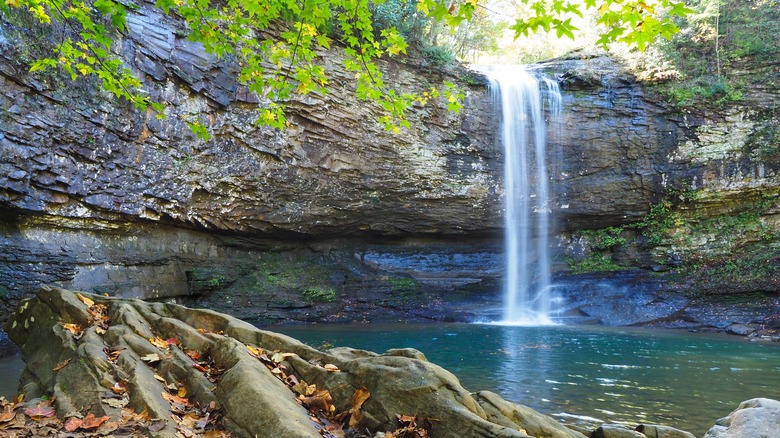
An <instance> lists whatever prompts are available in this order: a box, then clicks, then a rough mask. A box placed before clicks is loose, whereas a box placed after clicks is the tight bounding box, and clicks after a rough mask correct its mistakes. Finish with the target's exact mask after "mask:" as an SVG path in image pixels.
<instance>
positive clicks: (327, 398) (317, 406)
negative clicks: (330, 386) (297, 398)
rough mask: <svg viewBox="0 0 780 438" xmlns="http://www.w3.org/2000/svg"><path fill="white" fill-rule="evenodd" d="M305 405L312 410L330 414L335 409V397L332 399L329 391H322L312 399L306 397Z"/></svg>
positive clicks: (311, 397)
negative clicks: (332, 408)
mask: <svg viewBox="0 0 780 438" xmlns="http://www.w3.org/2000/svg"><path fill="white" fill-rule="evenodd" d="M303 403H305V404H306V406H308V407H309V409H311V410H314V411H316V410H321V411H323V412H326V413H330V411H331V407H333V397H331V395H330V392H328V390H327V389H320V390H319V391H317V392H315V393H314V394H312V395H311V396H310V397H304V399H303Z"/></svg>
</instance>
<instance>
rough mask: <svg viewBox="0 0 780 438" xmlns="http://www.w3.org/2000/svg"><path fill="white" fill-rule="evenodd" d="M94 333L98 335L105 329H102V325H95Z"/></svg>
mask: <svg viewBox="0 0 780 438" xmlns="http://www.w3.org/2000/svg"><path fill="white" fill-rule="evenodd" d="M95 333H97V334H99V335H105V334H106V329H104V328H103V327H100V326H97V327H95Z"/></svg>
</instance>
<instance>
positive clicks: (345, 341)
mask: <svg viewBox="0 0 780 438" xmlns="http://www.w3.org/2000/svg"><path fill="white" fill-rule="evenodd" d="M273 330H275V331H279V332H282V333H285V334H288V335H290V336H293V337H295V338H298V339H300V340H302V341H303V342H306V343H308V344H310V345H312V346H314V347H317V348H320V347H323V346H325V347H329V346H349V347H353V348H360V349H365V350H371V351H378V352H382V351H385V350H387V349H390V348H400V347H413V348H416V349H418V350H420V351H422V352H423V353H424V354H425V355H426V357H427V358H428V359H429V360H430V361H432V362H435V363H437V364H439V365H441V366H443V367H444V368H446V369H448V370H449V371H451V372H453V373H454V374H455V375H456V376H458V378H459V379H460V381H461V383H462V384H463V386H464V387H465V388H466V389H468V390H470V391H478V390H482V389H488V390H491V391H495V392H497V393H498V394H500V395H501V396H503V397H504V398H506V399H508V400H511V401H514V402H518V403H521V404H524V405H527V406H531V407H533V408H535V409H537V410H539V411H541V412H543V413H545V414H548V415H553V416H555V417H556V418H558V419H559V420H561V421H562V422H568V423H580V424H584V423H587V422H588V420H586V419H585V417H591V418H592V420H590V421H593V422H596V423H600V422H614V423H625V424H628V425H631V426H636V425H637V424H639V423H654V424H666V425H669V426H674V427H678V428H681V429H684V430H688V431H690V432H693V433H694V434H695V435H696V436H703V435H704V433H705V432H706V431H707V429H709V428H710V427H711V426H712V425H713V424H714V422H715V420H717V419H718V418H721V417H724V416H726V415H728V414H729V413H730V412H731V411H732V410H734V409H735V408H736V407H737V405H738V404H739V403H740V402H742V401H744V400H747V399H750V398H754V397H768V398H775V399H780V345H778V344H768V343H754V342H749V341H748V340H746V339H744V338H739V337H733V336H721V335H717V336H716V335H703V334H691V333H687V332H682V331H666V330H663V331H662V330H640V329H617V328H601V327H584V326H553V327H512V326H491V325H473V324H472V325H465V324H463V325H458V324H428V325H412V324H409V325H368V324H366V325H349V326H334V325H313V326H295V327H274V328H273Z"/></svg>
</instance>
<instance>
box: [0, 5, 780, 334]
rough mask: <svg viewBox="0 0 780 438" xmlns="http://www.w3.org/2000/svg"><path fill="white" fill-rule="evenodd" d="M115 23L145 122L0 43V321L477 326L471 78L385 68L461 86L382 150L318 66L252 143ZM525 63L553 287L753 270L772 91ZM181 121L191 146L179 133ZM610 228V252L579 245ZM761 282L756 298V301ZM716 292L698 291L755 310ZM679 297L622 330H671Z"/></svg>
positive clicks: (483, 130)
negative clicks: (699, 91) (170, 305)
mask: <svg viewBox="0 0 780 438" xmlns="http://www.w3.org/2000/svg"><path fill="white" fill-rule="evenodd" d="M128 20H129V30H128V32H127V35H126V36H125V37H124V39H123V40H122V41H121V44H120V46H121V48H122V56H123V59H124V60H125V62H126V63H127V65H129V66H131V67H132V68H133V70H134V71H135V72H136V73H137V74H138V75H139V77H140V78H141V79H142V80H143V82H144V84H145V87H146V89H147V90H148V91H149V93H150V95H151V96H152V98H153V100H156V101H161V102H164V103H165V104H166V115H167V117H166V118H165V119H163V120H160V119H158V118H156V117H155V115H154V114H153V113H152V112H144V113H142V112H139V111H137V110H136V109H134V108H132V107H131V106H130V105H128V104H127V103H126V102H122V101H117V100H115V99H113V98H111V97H110V96H108V95H106V94H105V93H104V92H102V91H100V90H99V89H98V88H97V87H96V85H95V84H93V83H89V82H88V81H76V82H70V81H69V80H68V79H66V78H64V77H63V76H61V75H60V74H57V73H46V74H30V73H29V72H28V70H29V62H30V59H31V56H33V55H34V54H35V53H36V45H38V44H41V43H40V42H41V41H45V40H46V38H53V36H51V35H48V34H46V30H45V29H23V28H19V27H16V26H15V25H14V24H13V23H7V22H3V23H2V26H0V90H2V91H0V108H2V112H0V207H2V209H1V210H0V230H2V234H1V235H0V239H2V243H3V245H2V248H0V293H2V295H3V297H4V299H3V300H2V302H3V306H4V309H2V311H3V314H4V315H6V314H8V312H9V310H10V308H11V307H12V306H13V305H14V304H15V302H16V301H17V300H18V299H19V298H20V297H21V296H23V295H26V294H29V293H30V292H32V291H33V290H35V289H36V288H37V287H38V286H39V285H40V284H43V283H57V284H60V285H63V286H65V287H69V288H77V289H85V290H90V291H95V292H100V293H107V294H111V295H119V296H122V297H142V298H156V299H170V298H172V297H179V299H181V300H184V301H185V302H187V303H188V304H193V300H194V303H195V304H196V305H197V304H198V303H200V304H202V305H209V306H224V308H225V309H233V311H234V312H238V313H239V316H242V317H247V318H255V319H267V320H268V321H274V320H280V319H284V318H287V317H289V315H291V314H295V315H296V316H295V319H302V320H317V319H318V318H320V319H321V318H324V317H327V316H328V315H331V316H332V315H339V314H341V315H342V316H343V315H352V316H348V317H347V316H344V318H345V320H348V319H352V320H354V319H355V318H357V319H360V316H357V317H355V316H354V315H361V314H362V313H361V312H364V313H365V314H366V315H368V314H372V315H374V316H375V315H376V313H377V306H379V310H380V311H381V312H383V313H384V314H386V315H387V318H388V319H393V318H402V317H405V316H404V315H407V314H408V313H409V312H417V314H418V316H420V317H424V318H429V317H433V318H438V319H454V320H457V319H464V318H473V317H475V316H479V315H475V312H474V311H473V308H474V307H475V306H474V305H471V308H470V309H469V305H464V306H463V308H460V307H458V306H456V305H453V306H450V307H448V308H447V310H446V312H443V313H442V311H441V306H439V307H437V303H438V304H441V302H463V303H466V304H468V303H471V304H473V303H474V302H479V306H483V307H484V308H486V309H487V310H486V312H487V313H490V312H491V311H493V310H491V309H493V308H494V307H495V306H496V305H497V300H498V294H499V290H500V284H499V283H500V277H501V274H502V272H501V271H502V264H503V262H502V256H501V249H500V246H501V245H500V240H501V237H500V235H501V228H502V221H501V213H502V206H501V196H502V193H503V189H502V170H501V162H502V151H501V150H500V148H498V147H497V146H496V134H495V132H496V126H497V118H498V114H497V113H496V109H495V108H494V106H493V102H492V98H491V96H490V93H489V90H488V89H487V86H486V82H485V81H484V79H483V78H481V77H480V76H479V75H478V74H475V73H474V72H469V71H467V70H465V69H456V68H452V69H434V68H431V67H430V66H426V65H424V64H422V63H421V62H419V61H417V62H416V61H414V60H412V59H409V60H406V61H405V62H382V67H383V68H384V70H385V71H386V73H387V75H388V80H387V82H388V83H392V84H394V86H396V87H398V88H399V89H401V90H422V89H426V88H427V87H429V86H430V85H437V84H441V82H442V81H443V80H455V81H457V82H458V83H459V85H460V86H461V87H463V88H464V90H465V91H466V99H465V107H464V110H463V111H462V112H461V113H460V114H455V113H451V112H448V111H447V110H446V109H444V108H443V105H440V104H435V103H434V104H430V105H428V106H425V107H414V108H412V109H411V111H410V115H409V118H410V121H411V122H412V127H411V128H410V129H406V130H403V131H402V132H401V133H400V134H398V135H393V134H391V133H389V132H387V131H385V130H384V129H383V128H382V127H381V126H380V125H379V124H378V123H377V122H376V119H377V118H378V117H379V116H380V114H381V110H380V109H379V108H378V106H376V105H374V104H372V103H367V102H358V101H356V100H355V99H354V97H353V91H354V83H353V80H352V78H351V77H350V75H349V74H348V73H347V72H345V71H343V70H341V69H340V67H339V66H340V63H339V61H340V57H341V56H342V54H340V52H339V51H338V49H333V50H331V51H329V52H327V53H323V56H322V58H321V60H322V62H323V63H324V65H325V66H326V67H327V69H328V71H329V75H330V78H331V79H330V83H331V84H332V86H331V87H330V93H329V94H327V95H317V94H312V95H308V96H306V97H303V98H298V99H296V100H294V101H293V102H291V103H290V106H289V108H290V111H289V114H288V119H289V121H290V123H289V126H288V128H287V129H286V130H285V131H283V132H279V131H275V130H273V129H270V128H265V127H258V126H256V124H255V123H254V120H255V118H256V114H257V112H256V108H257V101H256V99H255V98H254V97H253V96H252V95H251V94H250V93H248V91H247V90H246V89H244V88H243V87H242V86H240V85H238V84H237V83H236V82H235V77H234V72H235V66H233V65H230V64H229V63H226V62H224V61H221V60H218V59H215V58H213V57H211V56H209V55H207V54H205V53H204V52H203V51H202V50H201V49H200V48H199V47H198V46H196V45H194V44H192V43H190V42H188V41H186V40H185V39H184V38H182V37H181V36H180V33H178V32H177V31H176V26H177V23H175V22H174V21H173V20H172V19H171V18H170V17H166V16H162V15H159V13H158V12H157V11H155V10H154V9H152V8H148V7H146V6H144V7H141V8H140V9H139V10H138V11H134V12H131V13H130V15H129V17H128ZM773 65H774V68H775V70H772V68H773V67H772V66H773ZM776 67H777V65H776V64H771V62H770V63H769V64H767V63H763V64H757V65H756V66H755V68H757V69H765V70H766V71H769V72H771V71H776ZM536 68H538V69H540V70H541V71H543V72H544V73H546V74H547V75H548V76H551V77H554V78H556V79H557V80H558V81H559V82H560V83H561V86H562V89H563V93H564V106H565V110H564V114H563V117H562V119H561V120H560V121H559V122H557V124H556V125H557V126H554V127H553V128H554V130H553V131H551V133H550V143H551V144H550V148H549V154H550V157H549V158H550V162H551V163H554V164H552V165H551V167H552V171H553V172H552V178H553V187H554V190H555V199H554V202H553V205H552V209H553V214H554V215H555V217H556V218H557V223H558V224H559V228H558V229H557V230H555V233H556V235H557V236H558V238H557V240H556V242H557V247H558V249H557V255H556V261H557V263H556V267H557V270H558V275H557V277H558V280H559V282H560V283H561V284H565V285H568V286H566V287H564V288H563V289H564V290H566V292H565V294H566V295H567V297H568V298H567V299H569V301H570V302H578V300H581V299H582V296H584V295H586V293H585V292H584V291H585V290H587V291H591V292H592V291H601V290H602V289H605V288H604V287H602V286H603V285H605V284H606V285H607V286H610V285H613V283H615V284H617V283H619V284H621V285H625V284H632V283H631V282H635V283H636V284H637V286H636V287H635V288H634V290H642V291H646V292H647V297H646V299H645V298H643V299H641V300H638V301H631V305H632V306H644V305H647V304H648V303H651V302H654V300H656V299H657V297H658V295H657V294H658V293H672V292H674V293H678V294H679V293H682V294H683V295H685V288H686V287H687V286H686V284H685V283H684V281H683V282H680V281H679V279H676V280H674V281H672V280H670V279H669V278H668V277H665V276H662V274H657V273H656V272H655V271H665V270H667V269H670V268H679V267H680V266H685V265H686V264H687V265H692V264H693V262H692V261H696V262H698V260H699V259H697V258H696V257H698V256H699V255H702V254H710V255H712V257H716V256H717V257H720V256H726V255H728V254H731V253H735V252H738V251H737V250H739V251H749V252H750V253H751V254H759V255H760V257H763V258H762V259H761V260H763V261H764V265H766V264H767V263H768V264H769V265H772V263H774V261H778V259H777V257H778V256H777V253H778V251H777V250H776V249H777V245H776V242H777V238H776V236H777V234H778V233H777V230H780V223H779V222H778V220H780V215H779V213H780V211H779V210H778V203H777V202H776V201H777V194H778V191H780V179H778V177H777V172H778V170H780V159H778V158H777V157H778V156H780V153H778V150H777V149H778V138H780V136H778V135H777V133H778V131H777V129H778V128H777V126H778V117H780V115H779V114H780V113H778V104H777V102H779V101H780V100H778V99H780V96H778V92H777V91H776V90H777V89H778V88H777V82H776V81H775V82H771V81H769V82H766V83H763V85H761V86H755V87H751V89H750V93H748V94H747V95H746V98H745V100H744V102H741V103H739V104H731V105H726V106H720V107H716V108H701V109H700V110H689V111H687V112H684V111H680V110H678V109H676V108H675V107H673V106H671V105H669V104H667V103H665V99H664V98H662V97H661V95H660V94H659V93H658V92H657V90H654V89H652V88H648V87H646V86H644V85H642V84H640V83H638V82H637V81H636V80H635V79H634V78H633V76H631V75H630V74H628V73H626V72H625V70H624V69H623V68H622V67H621V66H620V65H619V64H618V63H617V62H615V61H614V60H612V59H610V58H608V57H606V56H595V55H592V56H573V57H569V58H566V59H560V60H556V61H552V62H549V63H544V64H540V65H538V66H537V67H536ZM750 73H751V72H750V71H749V70H748V71H746V73H745V74H746V75H749V74H750ZM775 80H777V77H776V75H775ZM192 120H199V121H201V122H203V123H205V124H207V125H208V126H209V129H210V131H211V133H212V138H211V139H210V140H208V141H203V140H200V139H198V138H197V137H195V136H194V135H193V134H192V133H191V132H190V130H189V128H188V127H187V125H186V122H187V121H192ZM659 206H660V207H663V209H661V208H659ZM664 209H665V210H664ZM661 210H664V211H661ZM740 215H742V216H740ZM729 218H741V219H740V220H739V221H736V222H735V221H734V220H730V219H729ZM608 227H613V228H612V231H610V233H612V234H614V235H615V236H617V237H616V239H617V240H616V241H615V242H612V243H613V244H611V245H606V244H599V239H601V238H603V230H605V229H607V228H608ZM740 227H741V228H740ZM586 231H587V232H586ZM599 233H602V234H599ZM593 260H596V261H597V262H598V263H595V264H594V263H593ZM759 262H760V261H757V262H756V263H759ZM599 263H600V264H599ZM724 263H725V262H724ZM613 269H620V270H624V271H627V272H628V274H621V275H620V276H618V275H612V276H611V277H610V274H606V275H604V276H602V277H598V278H597V279H596V280H594V277H593V275H594V274H593V273H592V272H585V271H608V270H613ZM696 272H697V271H695V270H692V271H690V272H687V273H686V274H685V278H686V279H693V280H690V281H692V282H693V283H691V284H689V285H688V286H691V287H694V286H695V287H703V288H705V289H706V287H708V286H707V284H704V283H702V282H701V281H699V283H696V281H698V280H696V279H697V277H696ZM575 274H577V275H580V276H583V275H584V276H585V277H577V275H575ZM776 274H777V273H775V272H774V271H771V272H768V273H767V275H764V276H762V278H761V280H760V281H758V280H757V281H758V283H760V287H755V288H754V289H756V290H760V291H762V292H776V291H777V290H778V288H777V286H778V284H780V283H778V282H777V277H775V275H776ZM626 275H628V276H629V277H631V279H632V280H630V281H628V280H626ZM611 279H612V280H611ZM699 280H701V279H699ZM722 280H723V283H720V284H719V285H716V286H717V287H715V286H713V287H715V288H716V289H717V290H722V289H723V287H722V286H723V284H726V285H728V284H732V285H734V288H733V289H728V287H727V288H726V289H727V290H725V291H727V292H728V291H738V292H753V291H751V290H750V289H751V287H750V286H749V285H746V284H743V283H744V282H743V283H740V282H739V281H736V280H735V281H733V282H731V283H729V279H728V278H725V277H724V278H723V279H722ZM581 281H584V283H583V282H581ZM686 281H687V280H686ZM702 281H703V280H702ZM758 283H756V284H758ZM582 284H586V285H587V284H591V285H593V284H595V285H602V286H593V287H591V286H581V285H582ZM610 287H612V286H610ZM621 287H622V286H621ZM740 288H741V289H740ZM610 290H613V289H610ZM620 290H622V289H620ZM670 291H671V292H670ZM675 291H676V292H675ZM591 292H587V293H591ZM592 293H594V294H597V293H602V292H592ZM610 293H611V292H610ZM643 293H644V292H643ZM613 295H616V294H613ZM618 295H619V294H618ZM187 300H190V301H187ZM199 300H200V301H199ZM594 300H596V301H598V300H599V298H598V297H595V298H594ZM421 301H422V302H424V305H420V302H421ZM689 303H690V300H689V299H688V298H685V299H683V301H682V302H681V304H676V305H675V306H672V307H670V308H669V309H668V311H666V310H665V311H664V312H662V314H660V316H659V314H655V315H651V316H648V317H647V318H644V319H643V320H642V322H649V321H654V320H658V319H664V318H672V317H679V311H680V309H681V306H682V307H684V306H685V305H687V304H689ZM426 306H427V307H426ZM586 307H587V306H585V305H584V304H581V305H578V307H577V308H576V309H575V308H574V307H572V309H571V310H572V311H574V310H577V309H578V310H577V311H579V312H580V313H581V314H585V315H586V316H593V315H596V316H593V317H594V318H596V319H598V320H599V322H605V321H604V318H606V316H604V317H602V316H598V315H601V314H607V313H609V312H605V311H601V313H599V312H600V311H598V310H588V311H585V310H583V309H585V308H586ZM258 309H259V310H258ZM372 312H373V313H372ZM476 313H479V312H476ZM674 315H677V316H674ZM366 318H368V316H366ZM632 321H633V320H632ZM632 321H627V322H626V323H632ZM633 322H636V321H633ZM745 322H750V321H745Z"/></svg>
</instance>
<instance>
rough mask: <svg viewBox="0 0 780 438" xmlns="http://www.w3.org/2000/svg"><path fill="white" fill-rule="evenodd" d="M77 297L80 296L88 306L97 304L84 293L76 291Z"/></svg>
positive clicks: (80, 299)
mask: <svg viewBox="0 0 780 438" xmlns="http://www.w3.org/2000/svg"><path fill="white" fill-rule="evenodd" d="M76 297H78V299H79V301H81V302H82V303H84V304H86V305H87V307H92V306H94V305H95V302H94V301H92V300H90V299H89V298H87V297H85V296H84V295H81V294H80V293H76Z"/></svg>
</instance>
